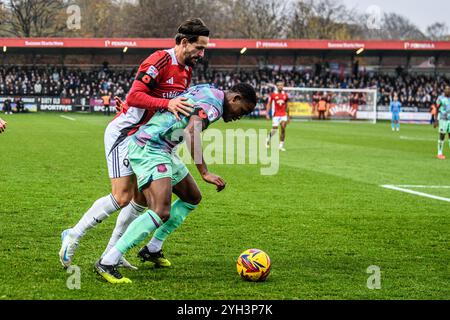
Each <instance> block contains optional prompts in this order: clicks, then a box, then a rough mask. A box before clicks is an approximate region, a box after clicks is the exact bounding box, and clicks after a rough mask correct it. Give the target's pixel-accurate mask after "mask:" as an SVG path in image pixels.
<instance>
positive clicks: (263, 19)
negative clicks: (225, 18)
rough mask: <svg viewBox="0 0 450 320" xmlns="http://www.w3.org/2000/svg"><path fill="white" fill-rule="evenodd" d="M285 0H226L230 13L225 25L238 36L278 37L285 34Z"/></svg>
mask: <svg viewBox="0 0 450 320" xmlns="http://www.w3.org/2000/svg"><path fill="white" fill-rule="evenodd" d="M286 7H287V2H283V1H278V0H232V1H228V10H229V12H230V13H231V16H230V18H229V19H230V20H229V22H228V24H227V25H226V28H229V30H230V31H231V33H232V35H233V36H235V37H239V38H242V37H244V38H280V37H284V36H285V32H284V31H285V27H286V24H287V19H288V17H287V15H286Z"/></svg>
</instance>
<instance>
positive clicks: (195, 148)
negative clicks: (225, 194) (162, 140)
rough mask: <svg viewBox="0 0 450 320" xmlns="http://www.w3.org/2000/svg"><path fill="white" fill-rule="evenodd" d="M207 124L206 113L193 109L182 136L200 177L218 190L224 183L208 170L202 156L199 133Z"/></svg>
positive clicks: (220, 189)
mask: <svg viewBox="0 0 450 320" xmlns="http://www.w3.org/2000/svg"><path fill="white" fill-rule="evenodd" d="M202 112H203V113H202ZM208 125H209V121H208V117H207V116H206V113H205V112H204V111H203V110H202V109H195V110H194V114H193V115H192V116H191V117H190V119H189V123H188V125H187V127H186V128H185V129H184V136H185V139H186V144H187V147H188V150H189V152H190V154H191V157H192V159H193V160H194V162H195V165H196V167H197V170H198V172H199V173H200V175H201V176H202V179H203V180H204V181H205V182H207V183H210V184H214V185H215V186H216V187H217V191H218V192H220V191H222V190H223V189H224V188H225V185H226V183H225V181H224V180H223V179H222V178H221V177H219V176H217V175H215V174H213V173H210V172H209V171H208V166H207V165H206V163H205V159H204V158H203V148H202V143H201V138H200V134H201V132H202V131H203V130H204V129H206V128H207V127H208Z"/></svg>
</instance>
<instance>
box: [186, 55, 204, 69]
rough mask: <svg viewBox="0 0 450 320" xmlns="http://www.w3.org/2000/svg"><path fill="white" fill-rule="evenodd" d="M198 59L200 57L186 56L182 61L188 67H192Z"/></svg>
mask: <svg viewBox="0 0 450 320" xmlns="http://www.w3.org/2000/svg"><path fill="white" fill-rule="evenodd" d="M199 60H200V58H195V57H188V58H186V60H185V61H184V63H185V64H186V65H187V66H188V67H194V66H195V65H196V64H197V62H198V61H199Z"/></svg>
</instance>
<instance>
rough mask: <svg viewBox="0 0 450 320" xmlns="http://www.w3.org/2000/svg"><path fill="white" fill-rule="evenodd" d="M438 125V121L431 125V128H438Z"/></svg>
mask: <svg viewBox="0 0 450 320" xmlns="http://www.w3.org/2000/svg"><path fill="white" fill-rule="evenodd" d="M438 125H439V121H435V122H434V123H433V128H435V129H436V128H437V127H438Z"/></svg>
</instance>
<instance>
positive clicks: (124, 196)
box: [59, 19, 209, 268]
mask: <svg viewBox="0 0 450 320" xmlns="http://www.w3.org/2000/svg"><path fill="white" fill-rule="evenodd" d="M175 41H176V45H175V47H174V48H172V49H168V50H161V51H157V52H155V53H153V54H152V55H151V56H150V57H148V58H147V59H146V60H145V61H144V62H143V63H142V64H141V66H140V67H139V70H138V72H137V75H136V78H135V81H134V83H133V85H132V88H131V90H130V92H129V93H128V95H127V99H126V104H125V105H124V106H123V108H122V110H121V112H120V113H119V114H118V115H117V116H116V117H115V118H114V120H113V121H112V122H111V123H110V124H109V125H108V127H107V128H106V131H105V153H106V159H107V163H108V171H109V177H110V179H111V185H112V192H111V193H110V194H109V195H107V196H105V197H102V198H100V199H98V200H97V201H95V203H94V204H93V205H92V206H91V208H89V210H88V211H87V212H86V213H85V214H84V215H83V217H82V218H81V220H80V221H79V222H78V223H77V224H76V225H75V226H74V227H73V228H71V229H67V230H65V231H63V233H62V235H61V240H62V246H61V250H60V252H59V256H60V261H61V263H62V265H63V266H64V267H66V268H67V267H69V266H70V265H71V263H72V260H73V256H74V254H75V251H76V249H77V247H78V243H79V240H80V239H81V237H83V236H84V235H85V233H86V232H87V231H88V230H89V229H91V228H93V227H94V226H96V225H97V224H99V223H101V222H102V221H103V220H105V219H106V218H108V217H109V216H110V215H111V214H112V213H114V212H115V211H117V210H119V209H122V210H121V212H120V214H119V217H118V218H117V222H116V227H115V229H114V231H113V234H112V236H111V239H110V241H109V244H108V247H107V249H106V251H107V250H108V249H109V248H110V247H112V246H113V245H114V244H115V242H116V241H117V240H118V239H119V238H120V237H121V235H122V234H123V232H125V230H126V229H127V227H128V225H129V224H130V223H131V222H132V221H133V220H134V219H135V218H136V217H138V216H139V215H140V214H141V213H142V212H144V211H145V209H146V201H145V198H143V196H142V195H141V194H140V193H139V192H138V191H137V185H136V177H135V175H134V173H133V171H132V169H131V167H130V162H129V160H128V142H129V139H130V136H131V135H132V134H134V133H135V132H136V131H137V130H138V129H139V127H140V126H141V125H143V124H145V123H147V122H148V121H149V119H150V118H151V117H152V116H153V115H154V114H155V112H156V111H158V110H161V109H167V110H168V111H170V112H172V113H173V114H175V116H176V117H177V118H179V116H178V113H182V114H184V115H186V116H187V115H189V114H190V111H191V109H190V107H192V106H191V105H189V104H188V103H186V101H185V98H177V96H178V95H180V94H181V93H182V92H183V91H185V90H186V89H187V88H188V87H189V85H190V82H191V79H192V67H193V66H194V65H195V63H196V62H197V61H198V60H199V59H201V58H202V57H203V56H204V52H205V49H206V47H207V45H208V42H209V29H208V28H207V27H206V25H205V24H204V23H203V21H202V20H201V19H190V20H187V21H186V22H184V23H183V24H182V25H181V26H180V27H179V28H178V33H177V35H176V37H175ZM159 245H162V244H161V243H160V244H159ZM155 258H156V260H155V261H159V260H161V259H159V260H158V258H163V255H162V251H161V250H160V251H159V252H156V253H155ZM122 265H123V266H125V267H130V268H133V267H132V266H131V265H130V264H129V263H128V262H127V261H126V260H125V259H123V260H122Z"/></svg>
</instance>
